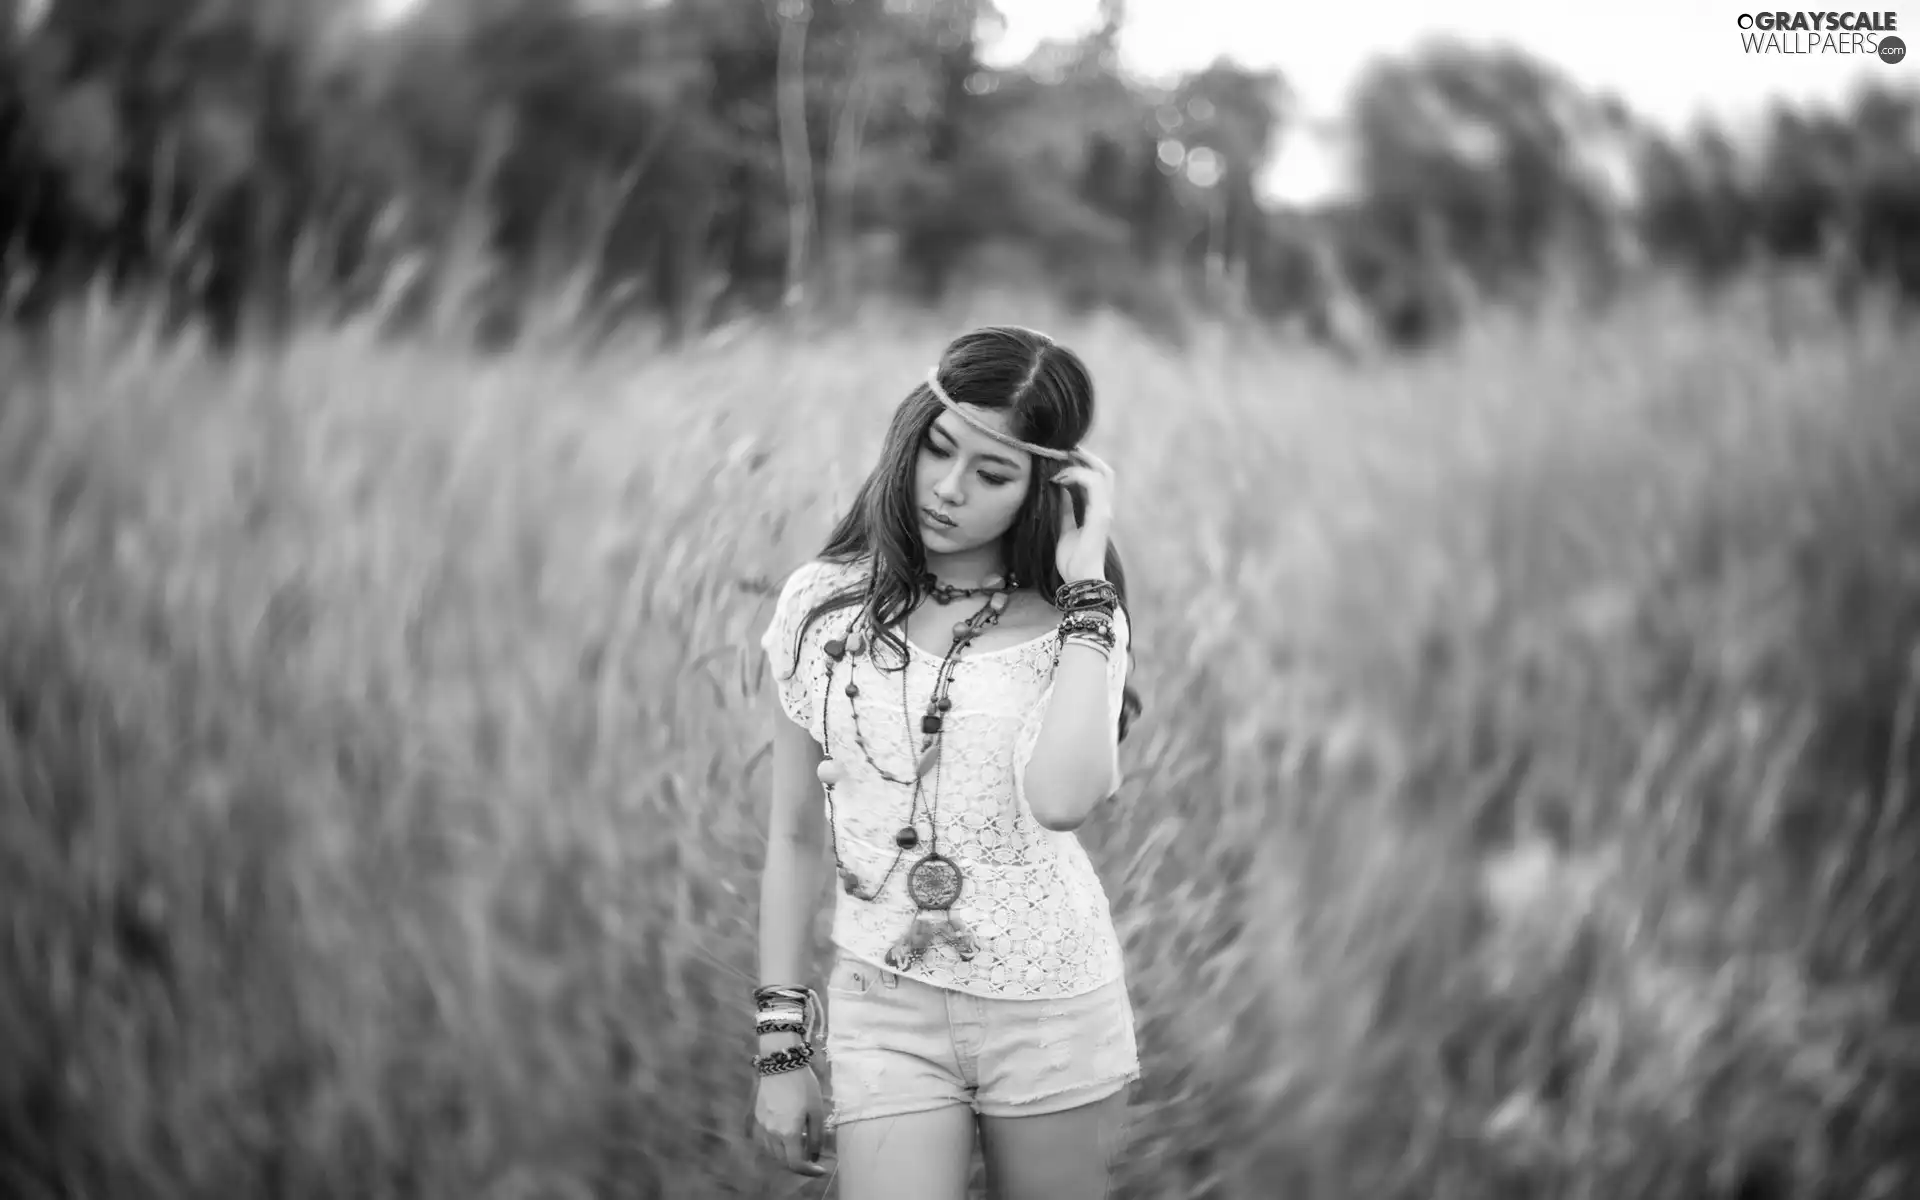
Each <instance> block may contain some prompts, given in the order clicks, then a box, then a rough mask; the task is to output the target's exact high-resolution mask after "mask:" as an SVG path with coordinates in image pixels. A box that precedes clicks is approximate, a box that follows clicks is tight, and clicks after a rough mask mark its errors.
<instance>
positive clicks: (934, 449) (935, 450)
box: [920, 442, 947, 458]
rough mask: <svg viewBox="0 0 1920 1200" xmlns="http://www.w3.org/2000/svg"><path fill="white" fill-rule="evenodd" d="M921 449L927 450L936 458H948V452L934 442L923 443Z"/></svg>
mask: <svg viewBox="0 0 1920 1200" xmlns="http://www.w3.org/2000/svg"><path fill="white" fill-rule="evenodd" d="M920 448H921V449H922V450H925V451H926V452H927V453H928V454H931V455H933V456H934V457H935V458H946V457H947V452H946V451H945V450H942V449H941V448H940V447H938V446H936V445H934V444H933V443H932V442H921V443H920Z"/></svg>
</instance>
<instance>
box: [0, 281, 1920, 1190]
mask: <svg viewBox="0 0 1920 1200" xmlns="http://www.w3.org/2000/svg"><path fill="white" fill-rule="evenodd" d="M1764 307H1765V306H1754V305H1749V304H1746V303H1744V302H1741V301H1739V300H1737V299H1736V300H1735V301H1730V302H1729V303H1728V304H1727V305H1726V306H1724V307H1722V308H1719V309H1716V310H1714V311H1712V312H1708V311H1705V310H1702V309H1700V308H1697V307H1695V306H1694V305H1692V304H1691V303H1689V302H1687V301H1685V300H1683V299H1681V298H1680V297H1678V296H1677V295H1669V294H1664V293H1662V294H1656V295H1650V296H1648V297H1647V298H1645V299H1644V300H1643V301H1641V302H1639V303H1636V304H1635V305H1633V306H1631V307H1630V308H1628V309H1627V310H1624V311H1622V312H1620V313H1617V314H1615V315H1614V316H1612V317H1609V318H1607V319H1605V320H1597V319H1575V318H1572V317H1564V318H1553V319H1548V320H1545V321H1543V322H1541V323H1539V324H1537V325H1532V326H1523V325H1518V324H1509V325H1506V326H1503V327H1501V328H1497V329H1489V330H1488V331H1485V332H1483V333H1481V334H1479V335H1476V336H1475V337H1474V338H1473V339H1472V340H1470V341H1469V342H1468V343H1467V344H1465V345H1463V346H1462V347H1460V348H1459V349H1457V350H1454V351H1449V352H1447V353H1445V354H1442V355H1439V356H1437V357H1434V358H1431V359H1428V360H1423V361H1420V362H1417V363H1406V364H1400V365H1376V366H1370V367H1354V368H1343V367H1338V366H1334V365H1331V364H1328V363H1326V362H1324V361H1321V360H1318V359H1315V358H1313V357H1310V356H1307V355H1305V354H1304V353H1301V352H1285V351H1281V350H1277V349H1275V350H1262V349H1258V348H1252V347H1248V346H1245V345H1235V344H1233V343H1232V342H1231V341H1229V340H1228V339H1226V338H1224V337H1222V336H1202V337H1200V338H1199V339H1197V340H1196V342H1195V343H1194V344H1193V345H1192V346H1190V347H1188V348H1187V349H1186V350H1183V351H1177V352H1176V351H1173V350H1170V349H1167V348H1164V347H1156V346H1154V345H1152V344H1151V343H1149V342H1147V341H1145V340H1143V339H1141V338H1139V337H1138V336H1136V335H1134V334H1132V333H1130V332H1128V331H1127V330H1125V329H1122V328H1120V327H1118V326H1115V325H1109V324H1104V323H1099V322H1078V323H1071V324H1061V325H1056V326H1054V329H1055V331H1056V332H1057V333H1058V334H1060V335H1061V336H1062V337H1064V338H1065V339H1067V340H1069V341H1070V342H1071V343H1072V344H1074V345H1075V346H1076V348H1078V349H1080V350H1081V352H1082V353H1083V354H1084V355H1085V356H1086V357H1087V359H1088V360H1089V362H1090V363H1091V365H1092V367H1093V369H1094V372H1095V375H1096V378H1097V380H1098V381H1099V384H1100V402H1101V405H1102V414H1101V418H1100V421H1099V424H1098V426H1097V429H1096V438H1095V444H1096V448H1097V449H1098V450H1099V451H1100V452H1101V453H1102V454H1103V455H1104V456H1105V457H1107V458H1108V460H1109V461H1111V462H1112V463H1113V464H1114V466H1115V468H1116V470H1117V472H1118V477H1119V481H1120V488H1121V497H1120V502H1119V503H1120V511H1119V518H1118V521H1119V536H1120V539H1121V546H1122V550H1123V552H1124V553H1125V554H1126V556H1127V562H1128V567H1129V575H1130V583H1131V587H1132V592H1133V603H1134V610H1135V613H1136V617H1135V620H1136V629H1137V635H1136V636H1137V638H1138V643H1137V649H1138V654H1139V663H1138V675H1137V680H1138V683H1139V685H1140V688H1141V691H1142V693H1143V696H1144V699H1145V702H1146V705H1147V709H1146V713H1145V715H1144V716H1143V718H1142V719H1141V720H1140V721H1139V722H1137V723H1136V726H1135V733H1134V736H1133V737H1132V738H1131V739H1130V740H1129V741H1128V742H1127V744H1126V746H1125V747H1124V754H1123V757H1124V761H1125V764H1126V766H1127V768H1128V771H1129V781H1128V783H1127V786H1126V788H1125V789H1124V791H1123V792H1122V793H1121V795H1120V797H1119V799H1118V802H1117V803H1116V804H1115V805H1114V806H1113V807H1112V808H1111V809H1110V810H1108V811H1106V812H1105V813H1104V814H1103V815H1101V816H1100V817H1099V818H1097V819H1096V820H1095V821H1094V822H1092V823H1091V824H1090V825H1089V826H1088V827H1087V828H1086V829H1085V830H1083V832H1082V837H1083V838H1084V839H1085V840H1086V842H1087V843H1088V845H1089V848H1090V850H1091V851H1092V853H1093V855H1094V858H1095V862H1096V864H1097V865H1098V867H1099V868H1100V871H1101V874H1102V877H1103V879H1104V880H1105V882H1106V885H1107V888H1108V891H1109V894H1110V896H1111V897H1112V900H1113V903H1114V908H1115V913H1116V919H1117V920H1118V922H1119V925H1120V930H1121V933H1122V936H1123V939H1124V943H1125V947H1126V958H1127V964H1128V969H1129V972H1130V983H1131V987H1132V991H1133V996H1134V999H1135V1003H1136V1006H1137V1008H1138V1011H1139V1015H1140V1021H1141V1025H1140V1035H1141V1042H1142V1051H1143V1055H1144V1065H1145V1078H1144V1080H1143V1082H1142V1084H1141V1088H1140V1091H1139V1095H1138V1103H1137V1106H1136V1110H1135V1115H1134V1122H1133V1129H1132V1135H1131V1143H1130V1147H1129V1150H1128V1152H1127V1155H1126V1160H1125V1166H1124V1172H1123V1175H1124V1178H1123V1185H1124V1186H1123V1187H1122V1189H1121V1192H1120V1194H1121V1195H1123V1196H1125V1197H1130V1198H1140V1197H1221V1198H1226V1197H1233V1198H1238V1197H1249V1198H1252V1197H1260V1198H1264V1197H1288V1198H1301V1200H1336V1198H1337V1200H1362V1198H1364V1200H1389V1198H1399V1197H1406V1198H1409V1200H1411V1198H1414V1197H1419V1198H1421V1200H1441V1198H1458V1200H1468V1198H1473V1200H1483V1198H1499V1197H1555V1198H1561V1197H1565V1198H1581V1197H1593V1198H1596V1200H1598V1198H1603V1197H1604V1198H1611V1197H1627V1196H1632V1197H1647V1198H1656V1200H1665V1198H1674V1200H1681V1198H1685V1200H1695V1198H1698V1197H1728V1198H1729V1200H1732V1198H1739V1200H1771V1198H1775V1197H1781V1198H1785V1197H1794V1198H1802V1197H1814V1198H1826V1197H1833V1198H1835V1200H1838V1198H1841V1197H1844V1198H1846V1200H1874V1198H1886V1200H1895V1198H1897V1197H1904V1196H1911V1195H1913V1194H1914V1192H1915V1189H1920V1173H1915V1172H1916V1168H1920V1162H1916V1161H1915V1157H1914V1156H1915V1154H1916V1153H1917V1152H1916V1151H1915V1149H1914V1146H1916V1145H1920V1137H1916V1136H1914V1135H1915V1134H1916V1133H1920V1123H1917V1122H1916V1118H1915V1116H1914V1113H1915V1107H1916V1098H1917V1097H1920V1087H1917V1086H1916V1084H1920V1026H1916V1021H1920V942H1916V940H1915V939H1913V938H1912V937H1911V934H1910V930H1909V927H1910V924H1911V922H1912V920H1913V919H1914V917H1915V916H1916V909H1917V908H1920V881H1917V880H1916V878H1915V873H1914V870H1913V863H1914V861H1915V859H1914V855H1915V851H1916V850H1917V849H1920V822H1916V821H1915V820H1914V819H1913V815H1914V814H1913V813H1912V810H1911V806H1912V801H1913V795H1912V790H1913V789H1912V784H1911V772H1912V771H1913V769H1914V768H1915V767H1916V766H1920V755H1916V752H1915V750H1914V748H1913V742H1912V739H1911V730H1912V722H1913V717H1914V704H1915V702H1916V700H1920V469H1916V468H1915V467H1914V466H1913V460H1914V459H1915V457H1916V456H1917V455H1920V339H1914V338H1911V337H1908V338H1906V339H1905V341H1904V344H1903V341H1902V338H1901V336H1900V335H1899V334H1898V333H1896V332H1894V331H1892V330H1890V329H1886V328H1882V327H1879V326H1874V327H1871V328H1864V329H1859V330H1853V331H1847V330H1840V329H1836V328H1832V327H1829V326H1827V325H1825V324H1823V323H1821V322H1820V321H1818V320H1816V319H1812V318H1809V319H1807V320H1805V321H1801V322H1798V323H1796V324H1794V325H1793V326H1792V327H1791V330H1790V332H1791V336H1790V337H1788V338H1786V339H1785V340H1784V341H1782V340H1780V339H1777V338H1775V337H1773V336H1770V334H1769V332H1768V330H1769V320H1768V318H1767V317H1766V316H1765V314H1764V313H1763V312H1762V311H1761V309H1762V308H1764ZM1776 317H1777V313H1776ZM967 319H968V320H971V319H980V320H986V319H1011V320H1016V321H1020V322H1022V323H1029V324H1031V323H1039V322H1038V320H1037V319H1036V318H1035V317H1034V315H1033V314H1032V313H1030V312H1026V311H1022V310H1012V309H1005V310H994V309H988V310H983V311H981V312H978V313H973V314H967ZM1774 325H1775V327H1777V325H1778V322H1777V319H1776V320H1775V322H1774ZM960 327H961V326H960V324H935V323H933V322H931V321H927V320H916V319H910V318H907V317H904V316H902V317H898V318H881V317H874V318H871V319H868V320H865V321H864V322H863V323H862V324H861V326H860V327H859V328H856V329H848V330H842V331H817V332H813V333H808V334H805V335H800V334H781V333H778V332H771V331H757V332H747V333H745V334H743V335H742V336H740V337H738V338H736V339H733V340H729V341H725V342H723V343H718V344H714V345H711V346H708V347H705V348H701V349H694V350H688V351H686V352H683V353H679V354H675V355H657V354H649V353H643V352H640V351H638V350H636V351H633V352H631V353H625V354H622V353H618V352H613V351H609V352H607V353H605V354H603V355H601V356H599V357H596V358H593V359H584V358H580V357H578V356H574V355H569V354H565V353H562V352H558V351H556V352H553V353H544V352H540V351H537V350H526V351H523V352H520V353H516V354H514V355H511V356H506V357H497V358H478V357H473V356H469V355H465V354H461V353H456V352H453V351H449V350H444V349H435V348H433V347H432V346H429V345H425V344H420V345H383V344H380V343H379V342H377V341H375V340H373V339H372V338H370V337H366V336H364V335H361V334H358V333H354V332H351V331H348V332H336V333H319V332H315V333H308V334H302V335H300V336H298V337H296V338H295V339H294V340H293V341H292V343H291V344H290V346H289V347H288V348H287V351H286V353H285V354H284V355H282V356H269V355H267V354H266V353H264V352H243V353H242V354H240V355H239V356H238V357H237V358H236V359H234V360H233V361H231V362H219V361H216V360H214V359H213V358H211V357H210V356H208V355H207V354H205V353H202V352H200V351H198V350H196V349H194V348H193V347H192V346H190V345H186V346H176V347H169V346H164V345H161V344H158V343H156V342H154V341H152V340H151V339H150V338H148V337H146V336H145V335H144V334H143V333H142V331H141V327H140V326H139V325H138V324H137V323H131V322H129V321H127V320H125V319H123V317H121V316H120V315H117V314H115V313H114V312H113V311H111V310H109V309H95V310H91V311H88V312H85V313H81V314H78V315H76V316H75V317H73V318H72V319H71V320H70V321H68V322H67V323H65V324H64V325H62V326H61V327H60V329H59V330H58V331H57V333H58V336H57V338H56V339H55V342H54V343H53V344H52V345H51V346H50V347H48V348H45V349H43V350H42V351H41V352H39V353H38V355H37V356H36V364H37V365H36V366H35V367H34V368H33V373H32V374H31V376H29V375H28V374H27V373H25V371H24V368H20V367H19V366H18V364H17V363H12V362H9V363H8V364H6V365H7V367H8V371H7V373H6V374H4V375H0V378H10V379H12V380H13V384H12V386H11V388H10V390H9V392H8V393H7V394H6V395H5V398H4V401H0V405H3V406H0V480H4V487H3V489H0V546H3V548H4V553H3V554H0V703H3V704H4V713H5V718H6V719H5V720H4V721H0V912H4V939H5V940H4V943H0V946H3V949H0V954H3V955H4V978H5V979H6V980H7V983H6V985H5V987H4V988H0V1062H4V1063H5V1064H6V1069H5V1071H0V1192H3V1193H5V1194H7V1195H9V1196H18V1197H21V1198H22V1200H32V1198H38V1197H55V1196H59V1197H81V1196H89V1197H102V1196H111V1197H115V1198H116V1200H117V1198H144V1197H177V1196H180V1197H184V1196H191V1197H223V1198H224V1197H231V1196H259V1197H278V1196H285V1197H299V1198H303V1200H304V1198H306V1197H320V1196H327V1197H333V1196H338V1197H355V1198H368V1197H380V1196H420V1197H436V1198H438V1197H459V1198H463V1200H464V1198H470V1197H471V1198H485V1200H508V1198H528V1200H530V1198H534V1197H554V1198H560V1197H587V1196H592V1197H674V1198H679V1197H689V1198H696V1200H703V1198H706V1197H730V1196H741V1197H749V1196H750V1197H762V1196H799V1195H806V1196H809V1197H816V1196H820V1195H822V1194H823V1191H822V1186H821V1184H819V1183H817V1182H815V1183H806V1182H803V1181H801V1180H799V1179H797V1178H794V1177H790V1176H784V1175H780V1174H777V1173H775V1172H772V1171H770V1170H768V1169H766V1167H765V1165H764V1164H762V1163H761V1162H759V1161H758V1160H757V1159H756V1157H755V1155H754V1153H753V1151H752V1148H751V1143H750V1142H749V1141H748V1140H747V1139H746V1138H745V1137H744V1136H743V1120H744V1117H745V1113H746V1105H747V1101H748V1096H749V1092H750V1084H751V1069H750V1067H749V1066H748V1063H747V1059H748V1056H749V1054H750V1053H751V1038H750V1036H749V1032H748V1031H749V1017H748V1011H749V1008H750V1005H749V1002H748V998H747V991H748V988H749V986H750V975H751V971H752V968H753V956H754V945H753V937H752V930H753V922H754V919H755V900H754V897H755V895H756V889H757V869H758V864H759V861H760V857H761V851H762V841H763V838H762V833H761V820H762V814H763V813H764V809H765V804H766V796H765V791H766V774H765V770H764V765H765V759H764V754H763V750H764V748H765V745H766V742H767V730H766V727H765V723H764V717H763V715H762V713H763V703H762V701H763V691H762V689H763V688H764V686H765V684H764V682H763V680H762V672H763V670H764V667H763V664H762V663H760V662H759V661H758V660H757V658H756V651H755V648H754V642H755V639H756V638H757V636H758V634H759V632H760V630H761V628H762V627H763V624H764V622H765V620H766V618H767V616H768V613H769V610H770V604H771V597H770V588H771V587H772V585H773V584H775V583H776V582H777V581H778V579H779V578H780V577H781V576H782V575H783V574H784V573H785V572H786V571H787V570H789V569H791V568H792V567H793V566H794V565H796V564H797V563H798V562H800V561H801V560H803V559H804V558H806V557H808V556H809V555H811V554H812V553H813V551H814V549H815V548H816V547H817V544H818V542H819V540H820V538H821V536H822V534H823V533H824V531H825V529H826V528H827V525H828V522H829V521H830V519H831V517H832V516H833V515H834V514H835V513H836V512H837V510H838V507H839V506H840V505H841V504H843V503H844V502H845V501H846V500H847V498H848V497H849V496H850V495H851V493H852V491H853V489H854V487H855V485H856V484H857V482H858V480H859V478H860V476H861V474H862V472H863V471H864V470H865V467H866V464H867V463H868V462H869V461H870V458H871V456H872V455H873V453H874V452H875V451H876V449H877V447H878V444H879V438H880V434H881V432H882V429H883V425H884V421H885V418H886V415H887V414H888V412H889V411H890V409H891V407H892V405H893V404H894V403H895V402H896V401H897V399H898V398H899V396H900V395H901V394H903V393H904V391H905V390H906V389H907V388H909V387H911V386H912V384H913V382H914V381H915V380H916V379H918V378H919V377H920V375H921V374H922V373H923V372H924V370H925V368H926V366H927V364H928V363H929V362H930V361H931V359H932V357H933V356H934V355H935V354H937V352H938V350H939V347H940V346H941V345H942V344H943V342H944V341H945V340H946V338H947V337H949V336H951V334H952V333H954V332H957V330H958V328H960ZM17 349H18V348H17V347H14V346H11V345H9V346H8V348H7V351H6V352H7V353H9V354H11V353H14V352H16V351H17ZM823 932H824V930H823ZM821 948H822V951H823V953H824V949H825V943H824V936H823V939H822V942H821ZM1903 1156H1905V1157H1903Z"/></svg>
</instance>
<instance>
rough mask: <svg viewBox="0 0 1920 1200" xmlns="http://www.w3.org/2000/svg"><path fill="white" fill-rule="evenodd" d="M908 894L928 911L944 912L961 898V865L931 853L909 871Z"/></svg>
mask: <svg viewBox="0 0 1920 1200" xmlns="http://www.w3.org/2000/svg"><path fill="white" fill-rule="evenodd" d="M907 894H908V895H909V896H912V897H913V902H914V903H915V904H917V905H919V906H920V907H921V908H922V909H924V910H926V911H928V912H943V911H945V910H947V909H950V908H952V907H953V902H954V901H955V900H958V899H959V898H960V867H959V865H958V864H956V863H955V862H954V861H953V860H952V859H950V858H944V857H942V856H940V855H938V854H929V855H927V856H926V857H925V858H923V859H921V860H920V861H919V862H917V863H915V864H913V870H911V871H909V872H907Z"/></svg>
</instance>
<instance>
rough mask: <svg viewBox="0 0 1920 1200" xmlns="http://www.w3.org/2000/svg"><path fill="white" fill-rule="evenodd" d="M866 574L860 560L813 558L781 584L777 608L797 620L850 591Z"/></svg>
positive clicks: (779, 611) (776, 610)
mask: <svg viewBox="0 0 1920 1200" xmlns="http://www.w3.org/2000/svg"><path fill="white" fill-rule="evenodd" d="M864 578H865V574H864V570H863V566H862V564H861V563H860V562H859V561H857V560H856V561H852V562H840V561H837V560H834V559H828V558H811V559H808V560H807V561H806V562H803V563H801V564H800V565H799V566H797V567H795V568H794V569H793V570H792V571H790V572H788V574H787V577H786V579H785V580H784V581H783V582H782V583H781V585H780V597H779V599H778V600H777V601H776V602H775V605H774V608H775V612H776V614H777V616H778V617H779V618H781V619H784V620H788V621H791V620H795V619H798V618H800V617H802V616H804V615H805V614H806V613H809V612H811V611H813V609H814V608H815V607H817V606H818V605H819V604H820V603H821V602H823V601H825V600H828V599H830V598H832V597H834V596H837V595H840V594H842V593H844V592H846V591H847V590H848V589H849V588H851V587H853V586H855V585H857V584H858V583H859V582H860V581H861V580H863V579H864Z"/></svg>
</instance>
